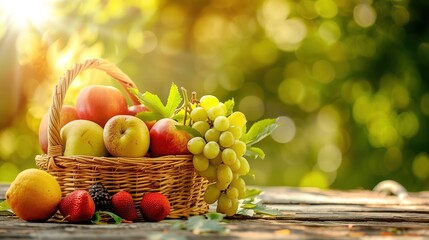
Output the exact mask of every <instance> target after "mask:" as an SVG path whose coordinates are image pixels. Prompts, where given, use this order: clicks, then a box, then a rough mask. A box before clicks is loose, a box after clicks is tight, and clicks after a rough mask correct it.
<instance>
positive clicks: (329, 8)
mask: <svg viewBox="0 0 429 240" xmlns="http://www.w3.org/2000/svg"><path fill="white" fill-rule="evenodd" d="M314 6H315V8H316V12H317V13H318V14H319V15H320V16H321V17H323V18H333V17H335V16H336V15H337V13H338V6H337V4H336V3H335V2H334V1H332V0H317V1H316V3H315V4H314Z"/></svg>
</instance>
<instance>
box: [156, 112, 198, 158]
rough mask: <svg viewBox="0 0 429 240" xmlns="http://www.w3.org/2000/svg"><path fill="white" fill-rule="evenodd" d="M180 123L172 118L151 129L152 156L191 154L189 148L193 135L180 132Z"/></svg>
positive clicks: (164, 119) (165, 119) (159, 122)
mask: <svg viewBox="0 0 429 240" xmlns="http://www.w3.org/2000/svg"><path fill="white" fill-rule="evenodd" d="M178 124H179V123H178V122H176V121H174V120H173V119H171V118H163V119H160V120H158V121H157V122H156V123H155V124H154V125H153V127H152V128H151V129H150V132H149V133H150V152H151V156H154V157H158V156H163V155H181V154H190V153H189V151H188V148H187V144H188V141H189V140H190V139H191V138H192V136H191V134H189V133H188V132H186V131H183V130H179V129H177V128H176V125H178Z"/></svg>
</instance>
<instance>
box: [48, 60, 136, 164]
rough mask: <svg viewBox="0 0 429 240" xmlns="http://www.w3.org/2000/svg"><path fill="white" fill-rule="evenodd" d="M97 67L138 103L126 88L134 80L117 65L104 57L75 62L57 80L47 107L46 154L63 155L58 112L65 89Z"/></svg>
mask: <svg viewBox="0 0 429 240" xmlns="http://www.w3.org/2000/svg"><path fill="white" fill-rule="evenodd" d="M90 68H94V69H98V70H101V71H104V72H105V73H107V74H108V75H110V76H111V77H113V78H114V79H115V80H117V81H118V82H119V83H120V84H121V85H122V87H123V88H124V89H125V91H126V92H127V94H128V95H129V96H130V98H131V101H132V102H133V104H135V105H137V104H139V101H138V99H137V98H136V97H135V96H134V95H133V94H131V93H130V92H129V91H128V88H136V85H135V84H134V82H133V81H132V80H131V79H130V78H129V77H128V76H127V75H126V74H125V73H124V72H122V71H121V70H120V69H119V68H118V67H116V66H115V65H114V64H112V63H110V62H108V61H106V60H104V59H97V58H96V59H88V60H86V61H84V62H82V63H78V64H75V65H74V66H73V68H72V69H69V70H67V71H66V73H65V74H64V76H62V77H61V78H60V79H59V80H58V84H57V85H56V86H55V88H54V91H53V94H52V101H51V105H50V107H49V121H48V152H47V154H48V156H50V157H56V156H62V155H63V145H62V141H61V136H60V130H61V129H60V113H61V108H62V107H63V101H64V97H65V95H66V92H67V89H68V88H69V86H70V84H71V82H72V81H73V80H74V79H75V77H76V76H77V75H78V74H79V73H81V72H83V71H84V70H86V69H90Z"/></svg>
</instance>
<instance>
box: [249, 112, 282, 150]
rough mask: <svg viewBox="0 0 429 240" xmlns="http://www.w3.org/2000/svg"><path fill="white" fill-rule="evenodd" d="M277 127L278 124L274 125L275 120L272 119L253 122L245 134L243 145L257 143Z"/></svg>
mask: <svg viewBox="0 0 429 240" xmlns="http://www.w3.org/2000/svg"><path fill="white" fill-rule="evenodd" d="M277 127H278V124H277V123H276V119H272V118H270V119H263V120H260V121H258V122H255V123H254V124H253V125H252V126H251V127H250V129H249V131H248V132H247V133H246V137H245V143H246V144H247V146H251V145H253V144H255V143H258V142H259V141H261V140H262V139H264V138H265V137H267V136H269V135H270V134H271V133H272V132H273V131H274V130H275V129H276V128H277Z"/></svg>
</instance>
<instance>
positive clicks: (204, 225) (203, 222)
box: [172, 212, 227, 234]
mask: <svg viewBox="0 0 429 240" xmlns="http://www.w3.org/2000/svg"><path fill="white" fill-rule="evenodd" d="M222 220H223V215H222V214H219V213H215V212H211V213H207V214H206V215H204V216H203V215H199V216H192V217H189V218H188V220H186V221H185V222H184V223H183V222H179V223H174V224H173V226H172V228H173V229H185V230H188V231H192V232H193V233H194V234H200V233H213V232H226V231H227V229H226V228H225V226H223V225H221V221H222Z"/></svg>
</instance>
